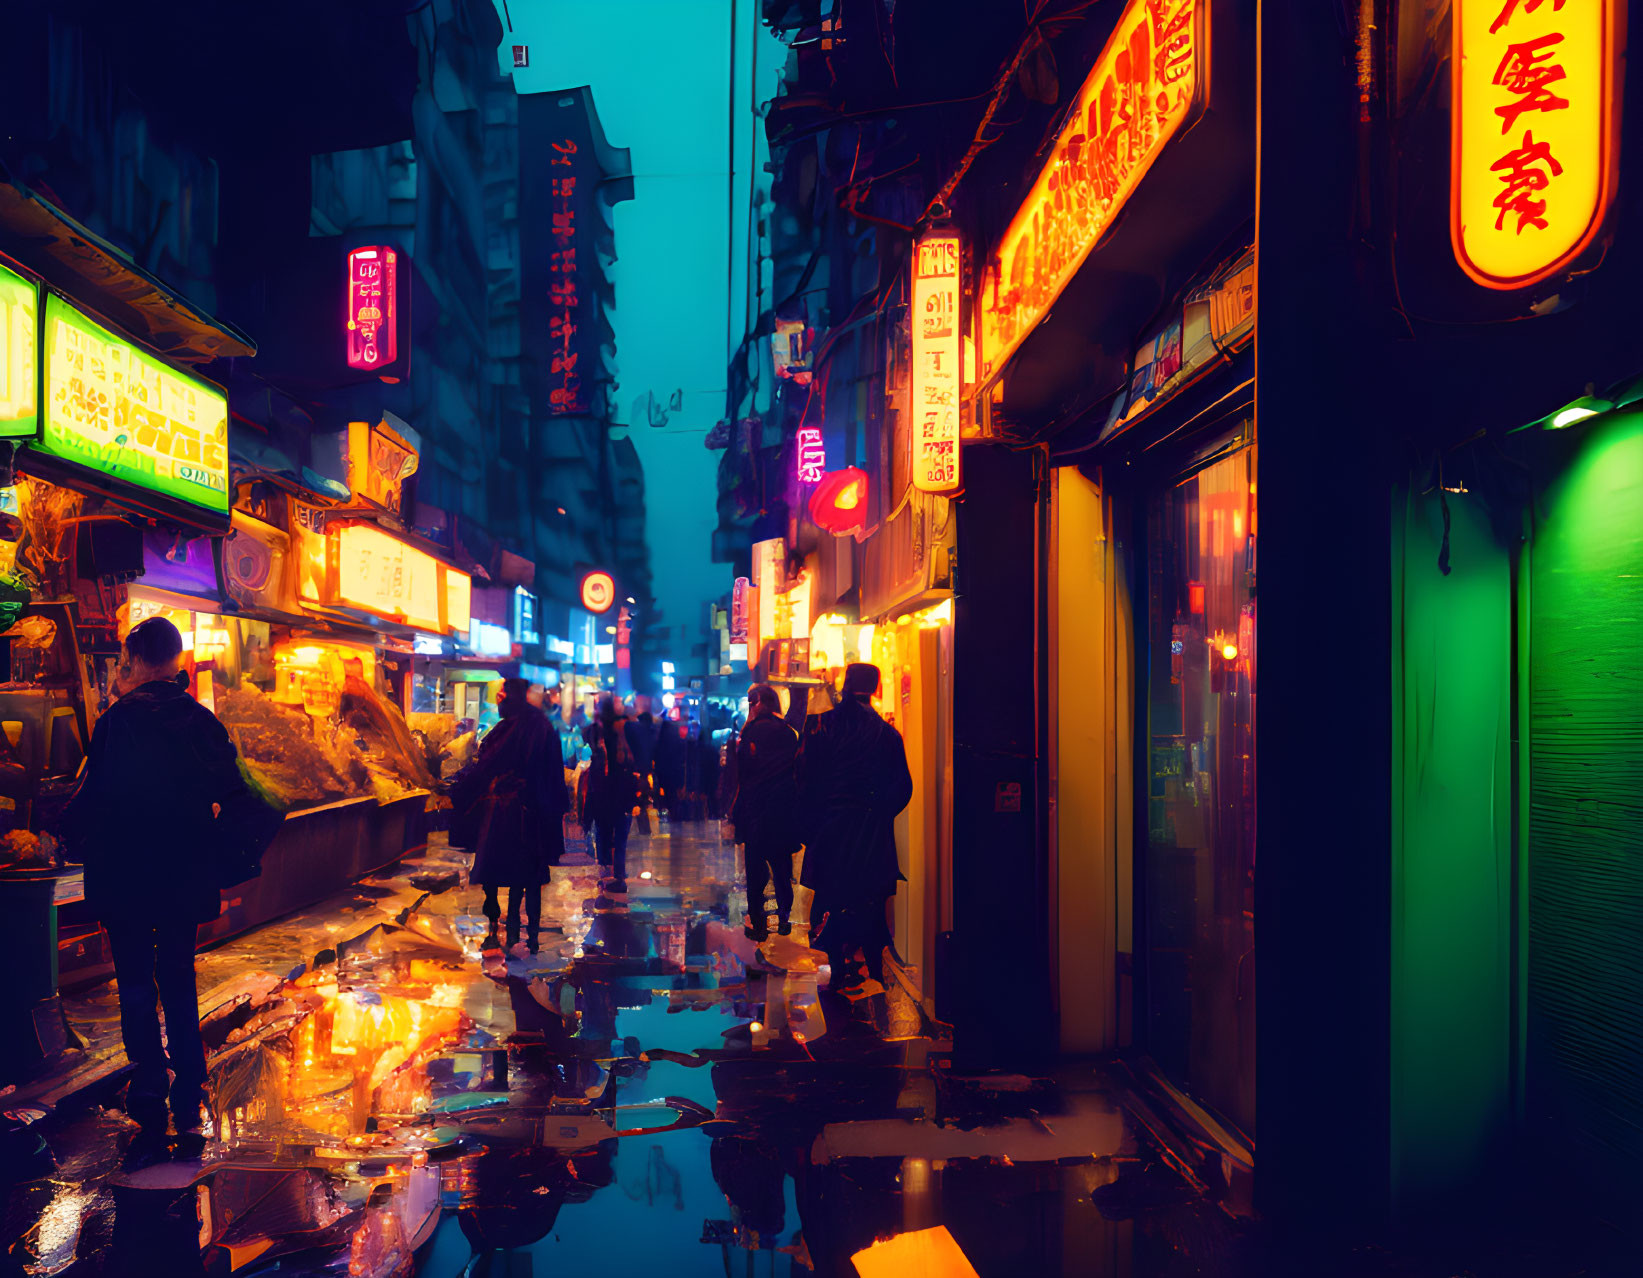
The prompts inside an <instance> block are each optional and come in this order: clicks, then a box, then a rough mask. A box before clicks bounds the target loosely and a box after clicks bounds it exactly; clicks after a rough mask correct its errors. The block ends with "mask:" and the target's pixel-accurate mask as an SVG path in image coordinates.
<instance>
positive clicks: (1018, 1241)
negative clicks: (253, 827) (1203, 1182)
mask: <svg viewBox="0 0 1643 1278" xmlns="http://www.w3.org/2000/svg"><path fill="white" fill-rule="evenodd" d="M451 863H458V864H459V863H460V858H457V857H454V856H453V855H452V854H450V853H448V852H444V851H442V850H440V849H438V848H436V849H435V850H433V851H432V852H431V853H430V855H429V857H428V858H427V859H426V860H424V861H422V862H419V863H417V864H414V865H412V864H407V865H405V866H403V867H401V868H400V869H399V870H398V871H397V872H396V876H395V877H392V878H384V879H382V880H379V881H375V882H373V883H368V884H366V885H363V886H362V887H361V888H360V889H357V890H356V891H355V893H354V895H353V897H352V898H351V899H350V901H349V903H348V904H347V906H346V909H344V908H342V907H341V906H333V907H332V908H330V909H328V910H320V911H315V912H310V914H308V915H307V916H304V917H303V918H301V919H298V920H294V921H293V920H287V921H284V922H282V923H280V924H275V925H272V926H271V927H270V928H268V929H264V930H263V931H262V933H259V934H257V935H253V936H248V937H244V938H240V939H239V940H238V941H235V942H231V943H230V944H229V945H228V946H225V947H223V948H222V950H219V951H217V952H214V953H213V954H210V955H204V956H202V959H201V973H202V974H201V989H202V991H205V990H207V989H209V988H213V986H214V982H213V980H212V979H211V978H213V977H216V978H221V979H219V980H218V981H216V983H215V989H216V994H215V996H214V997H216V998H217V1000H218V1001H217V1002H216V1004H215V1005H214V1006H210V1007H209V1008H208V1010H207V1013H206V1016H205V1019H204V1031H205V1034H206V1037H207V1045H208V1048H209V1049H210V1051H211V1074H212V1095H213V1097H214V1100H215V1113H216V1118H215V1122H214V1126H213V1128H211V1129H210V1130H208V1132H207V1137H206V1140H205V1141H204V1144H203V1148H199V1149H177V1150H173V1151H171V1153H170V1156H169V1157H162V1158H143V1157H139V1156H137V1155H138V1153H139V1151H138V1149H137V1147H135V1146H134V1145H133V1144H132V1137H133V1133H134V1131H135V1128H134V1126H133V1125H132V1124H130V1123H129V1122H128V1121H127V1120H126V1119H125V1117H124V1115H123V1114H122V1113H121V1112H120V1111H119V1109H118V1107H117V1105H116V1104H115V1103H114V1098H113V1096H112V1095H104V1096H102V1097H100V1098H98V1099H99V1100H100V1101H101V1102H102V1103H101V1104H97V1103H92V1104H82V1105H81V1106H79V1107H78V1108H74V1107H64V1108H63V1109H62V1110H60V1111H59V1112H57V1113H54V1114H51V1115H50V1116H47V1117H40V1116H38V1115H35V1116H33V1121H30V1117H31V1116H29V1115H22V1116H20V1117H19V1118H17V1119H15V1120H11V1123H10V1127H9V1129H8V1131H7V1133H6V1137H7V1140H8V1142H10V1143H9V1144H8V1147H7V1149H8V1158H7V1167H8V1168H12V1169H15V1170H14V1171H13V1177H12V1179H13V1182H14V1183H13V1184H12V1185H11V1187H10V1188H9V1190H8V1193H7V1200H6V1215H5V1221H4V1229H5V1234H4V1237H5V1241H6V1245H7V1252H6V1255H7V1260H8V1262H9V1264H10V1266H11V1269H10V1270H9V1272H16V1273H20V1274H30V1275H54V1274H64V1275H99V1276H100V1275H110V1276H114V1275H123V1274H168V1275H170V1274H175V1275H184V1274H211V1275H219V1274H235V1275H240V1274H244V1275H253V1274H262V1273H279V1274H282V1275H285V1274H299V1275H301V1274H316V1275H317V1274H342V1273H347V1274H350V1275H358V1276H361V1278H367V1276H380V1278H389V1276H395V1278H397V1276H399V1275H411V1274H419V1275H439V1276H441V1278H444V1276H446V1275H451V1276H455V1275H468V1274H472V1275H476V1276H477V1275H482V1274H494V1275H517V1274H527V1273H538V1274H545V1273H558V1272H576V1271H584V1270H585V1271H588V1272H605V1273H613V1274H629V1273H631V1274H645V1273H663V1272H665V1273H667V1274H669V1275H670V1278H684V1276H686V1275H694V1274H703V1275H716V1276H717V1275H724V1274H731V1273H734V1274H738V1275H739V1274H744V1273H746V1274H755V1273H756V1274H760V1275H764V1274H776V1275H789V1274H793V1275H803V1274H810V1273H818V1274H823V1275H835V1274H837V1275H851V1274H855V1273H856V1272H857V1270H856V1267H855V1265H854V1263H853V1262H852V1257H853V1256H854V1255H856V1254H857V1253H859V1252H861V1251H862V1250H863V1249H864V1248H867V1247H870V1246H872V1245H873V1244H874V1243H875V1240H882V1239H888V1238H892V1237H893V1236H897V1235H903V1234H908V1233H912V1232H914V1231H919V1230H928V1229H934V1228H936V1227H938V1226H944V1227H945V1228H946V1229H947V1230H948V1231H949V1232H950V1235H951V1239H952V1241H953V1242H954V1243H956V1245H957V1246H958V1247H959V1248H960V1249H961V1250H962V1252H963V1253H964V1255H965V1257H966V1258H967V1259H968V1262H969V1263H970V1264H971V1265H973V1266H974V1267H975V1269H976V1271H977V1272H979V1273H981V1274H983V1275H993V1274H998V1275H1006V1274H1020V1273H1025V1272H1033V1273H1055V1274H1062V1273H1065V1274H1073V1273H1077V1274H1101V1275H1106V1274H1112V1275H1142V1274H1157V1275H1171V1274H1174V1273H1178V1272H1179V1273H1187V1272H1202V1271H1203V1270H1204V1269H1206V1268H1213V1264H1212V1263H1211V1262H1212V1261H1213V1258H1214V1256H1215V1254H1217V1253H1218V1252H1219V1251H1220V1250H1221V1249H1223V1248H1224V1247H1225V1245H1226V1238H1227V1235H1228V1224H1227V1221H1226V1220H1225V1218H1224V1217H1223V1216H1221V1215H1220V1213H1219V1212H1218V1211H1217V1209H1215V1208H1214V1207H1211V1206H1209V1205H1207V1204H1205V1203H1204V1202H1203V1201H1201V1200H1200V1199H1198V1198H1197V1197H1195V1196H1194V1195H1193V1194H1192V1192H1191V1190H1190V1189H1189V1187H1188V1185H1187V1183H1186V1182H1185V1181H1184V1180H1182V1179H1181V1178H1180V1177H1179V1176H1177V1175H1176V1174H1175V1173H1174V1172H1172V1171H1170V1170H1169V1168H1168V1166H1166V1164H1165V1162H1164V1160H1163V1159H1162V1158H1161V1157H1160V1156H1159V1155H1158V1154H1157V1153H1156V1152H1155V1151H1154V1149H1153V1148H1152V1146H1151V1145H1150V1144H1148V1143H1147V1142H1146V1141H1145V1140H1144V1139H1143V1140H1138V1139H1137V1138H1136V1136H1135V1134H1134V1131H1133V1129H1132V1128H1131V1126H1130V1124H1129V1122H1128V1120H1127V1118H1126V1117H1125V1115H1124V1113H1123V1112H1122V1111H1121V1110H1120V1108H1119V1107H1118V1105H1117V1104H1116V1103H1115V1101H1114V1100H1113V1099H1112V1098H1111V1097H1110V1096H1109V1095H1108V1094H1107V1093H1105V1092H1103V1091H1102V1090H1100V1089H1099V1088H1098V1086H1097V1084H1096V1082H1095V1080H1094V1078H1093V1077H1091V1076H1086V1077H1085V1078H1084V1080H1083V1081H1082V1082H1078V1083H1075V1084H1074V1085H1072V1086H1070V1087H1069V1086H1061V1087H1050V1086H1048V1085H1044V1086H1041V1087H1039V1088H1037V1089H1036V1090H1035V1091H1034V1093H1033V1094H1032V1095H1030V1096H1027V1097H1025V1098H1024V1097H1023V1096H1021V1095H1019V1094H1011V1095H1005V1096H1002V1097H1000V1096H998V1095H995V1094H990V1093H985V1092H980V1091H978V1090H977V1089H975V1088H974V1087H973V1086H968V1087H966V1086H959V1085H956V1084H955V1083H953V1082H952V1081H947V1080H944V1077H943V1075H944V1071H943V1069H942V1068H941V1066H942V1065H943V1064H944V1049H945V1044H944V1043H943V1042H942V1041H941V1040H940V1039H939V1038H937V1037H934V1036H933V1034H932V1026H931V1025H930V1024H929V1023H928V1022H927V1021H926V1020H925V1018H924V1016H923V1014H922V1012H921V1011H920V1009H919V1008H918V1007H917V1005H916V1004H915V1003H913V1002H912V1000H911V999H910V998H909V997H908V996H907V995H906V994H905V992H904V991H903V990H902V989H901V988H900V986H898V985H894V984H892V986H891V987H890V989H889V990H888V991H882V990H879V987H877V986H875V987H873V989H874V992H873V993H872V994H871V995H870V996H869V997H866V998H860V999H856V1000H854V1001H848V1000H846V999H843V998H840V997H837V996H834V995H831V994H828V993H826V992H823V991H821V990H819V989H818V980H819V976H820V975H821V974H819V973H818V971H817V960H818V959H819V958H820V957H821V956H820V955H819V954H817V953H816V952H814V951H811V950H809V949H808V948H807V946H806V945H805V943H804V940H805V928H804V926H803V924H802V918H803V914H802V910H801V912H800V915H799V917H800V919H801V925H800V926H799V927H798V928H797V929H796V930H795V934H794V936H792V937H787V938H777V939H776V940H774V941H773V942H772V943H771V944H770V945H769V946H767V947H766V950H765V953H764V955H763V956H762V957H761V956H760V955H759V954H758V952H757V951H756V950H755V948H754V947H753V945H752V943H751V942H749V941H747V940H746V938H745V937H743V935H742V932H741V923H742V917H743V910H744V909H745V899H744V896H743V894H742V890H741V887H740V884H739V881H738V880H737V877H736V874H735V865H734V859H733V856H732V853H731V850H730V849H729V848H727V847H724V846H722V845H720V844H719V843H718V841H717V838H716V837H714V836H711V835H709V834H707V833H704V832H701V831H700V830H699V829H698V828H695V827H685V828H683V829H681V830H677V831H672V832H664V833H661V834H658V835H657V836H655V837H652V838H650V839H639V838H636V839H635V840H634V846H633V847H632V849H631V851H630V872H631V873H632V874H633V876H634V877H633V878H631V879H630V880H629V882H630V884H631V885H632V887H633V889H634V892H633V895H632V896H631V898H630V899H629V900H627V901H617V902H612V901H609V900H608V899H607V898H602V897H601V896H600V892H599V883H598V878H597V875H596V872H595V871H594V869H593V868H592V867H589V866H581V867H576V866H572V867H567V868H564V869H561V870H559V871H556V873H555V882H554V883H553V885H552V886H551V887H550V888H548V889H547V890H546V891H545V892H544V901H543V921H544V924H547V925H551V926H552V930H547V931H544V933H543V935H542V938H541V950H540V953H539V954H536V955H531V954H529V953H527V952H526V951H525V949H524V947H523V946H521V947H518V948H517V949H516V950H515V951H513V952H510V953H508V954H503V953H501V952H498V951H495V950H492V951H484V950H482V948H481V946H482V944H483V939H482V938H483V937H484V935H485V932H486V922H485V920H484V918H483V917H482V916H481V915H480V914H479V913H478V905H479V899H478V897H479V894H478V892H477V890H474V889H470V888H467V887H465V886H459V887H454V888H450V889H449V890H443V891H432V892H427V891H423V890H421V888H419V887H416V886H413V884H412V880H413V879H414V880H416V882H417V883H418V884H422V885H427V884H429V883H435V884H436V885H437V884H438V882H439V880H440V877H441V876H440V874H439V871H440V870H441V869H444V868H447V867H448V866H449V865H450V864H451ZM645 870H649V871H650V872H651V875H652V877H651V878H650V879H649V880H644V879H641V878H640V877H639V876H640V873H641V872H642V871H645ZM801 901H802V895H801ZM207 1001H208V1002H209V1001H210V1000H209V999H208V1000H207ZM110 1006H112V998H111V995H110V993H109V991H107V990H106V989H105V990H104V991H101V992H96V993H94V994H92V995H91V996H88V997H87V998H86V999H85V1000H83V1002H82V1004H81V1005H80V1009H81V1013H82V1014H83V1015H84V1016H85V1017H87V1018H88V1021H87V1024H88V1027H90V1023H91V1020H92V1019H95V1018H97V1017H101V1018H102V1019H103V1020H104V1021H105V1022H106V1019H107V1015H108V1009H109V1007H110ZM93 1028H94V1027H93ZM91 1032H92V1028H88V1033H91ZM1029 1102H1030V1103H1029ZM8 1119H10V1116H8ZM42 1142H43V1144H42ZM14 1150H15V1152H16V1154H17V1157H15V1158H13V1157H11V1156H10V1155H11V1153H12V1152H13V1151H14Z"/></svg>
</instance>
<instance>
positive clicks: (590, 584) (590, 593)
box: [582, 571, 616, 612]
mask: <svg viewBox="0 0 1643 1278" xmlns="http://www.w3.org/2000/svg"><path fill="white" fill-rule="evenodd" d="M615 602H616V581H615V579H614V578H613V577H612V576H611V575H610V574H609V573H608V572H597V571H596V572H590V573H589V574H588V575H587V576H585V577H583V578H582V606H583V607H584V608H586V609H587V610H588V611H589V612H609V611H610V606H611V605H612V604H613V603H615Z"/></svg>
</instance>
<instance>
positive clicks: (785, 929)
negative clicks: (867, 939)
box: [731, 683, 799, 942]
mask: <svg viewBox="0 0 1643 1278" xmlns="http://www.w3.org/2000/svg"><path fill="white" fill-rule="evenodd" d="M748 701H749V702H750V703H751V706H752V714H753V717H752V718H751V719H749V720H748V723H747V727H746V728H744V729H743V730H742V735H741V740H740V741H739V742H738V744H737V746H736V756H737V757H736V776H737V779H738V782H739V784H738V787H737V791H736V800H735V804H734V806H733V807H732V808H731V820H732V822H733V823H734V824H735V827H736V840H737V842H739V843H740V844H741V845H742V855H743V859H744V862H745V865H746V869H747V910H748V915H749V916H750V919H751V922H750V924H749V926H748V927H747V928H746V929H745V930H746V932H747V935H748V936H749V937H751V938H752V939H753V940H755V941H760V942H762V941H764V940H765V938H767V937H768V936H769V935H770V922H769V919H768V917H767V916H766V913H765V907H764V890H765V886H766V885H767V884H770V883H774V884H775V887H776V919H777V925H778V928H779V930H780V932H781V934H782V935H783V936H786V935H787V934H788V933H789V932H791V931H792V930H793V925H792V921H791V916H792V912H793V854H794V853H795V852H797V851H798V850H799V827H798V806H799V785H798V777H797V774H796V772H795V767H796V765H797V761H798V756H799V734H798V733H797V732H795V731H793V728H792V726H791V725H790V724H788V723H787V722H786V721H785V720H783V718H782V713H781V711H782V704H781V698H780V697H778V696H777V695H776V690H775V689H774V688H772V687H771V686H770V685H769V684H768V683H760V684H755V685H754V687H753V690H752V691H751V692H750V693H748Z"/></svg>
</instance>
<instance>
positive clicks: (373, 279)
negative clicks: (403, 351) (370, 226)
mask: <svg viewBox="0 0 1643 1278" xmlns="http://www.w3.org/2000/svg"><path fill="white" fill-rule="evenodd" d="M398 285H399V255H398V254H397V253H395V252H394V250H393V249H391V248H388V247H386V246H385V245H381V244H378V245H373V246H372V247H370V248H357V249H354V250H352V251H351V252H350V253H349V254H348V314H347V317H346V325H347V327H346V329H345V332H346V334H347V339H348V367H349V368H362V369H366V370H370V369H376V368H382V367H384V366H386V365H388V364H392V363H393V362H394V360H395V358H396V357H397V356H398V354H399V315H398V299H397V297H396V295H395V289H396V288H397V287H398Z"/></svg>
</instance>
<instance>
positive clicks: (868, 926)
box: [750, 662, 913, 987]
mask: <svg viewBox="0 0 1643 1278" xmlns="http://www.w3.org/2000/svg"><path fill="white" fill-rule="evenodd" d="M878 686H879V670H878V667H877V666H872V665H868V664H867V663H865V662H857V663H855V664H853V665H851V666H850V667H849V668H848V669H847V670H846V671H845V674H844V689H843V696H842V697H841V699H840V701H839V704H838V707H837V709H834V710H829V711H828V712H827V713H826V714H823V715H820V716H818V717H817V718H816V719H815V721H814V724H813V726H812V729H811V731H810V733H809V735H807V736H806V737H805V740H804V749H803V759H802V763H801V776H802V778H803V790H804V809H805V811H804V822H805V824H804V828H803V833H804V835H805V839H804V844H805V856H804V885H805V886H806V887H808V888H810V889H811V890H812V891H813V892H815V894H816V897H815V901H814V903H813V904H812V905H811V908H810V919H811V928H812V936H815V935H816V931H815V929H816V927H817V926H818V925H819V926H820V929H821V931H820V936H819V940H820V942H821V945H822V948H823V949H824V950H826V951H827V955H828V958H829V961H830V962H831V964H832V967H833V976H832V981H831V985H832V986H833V987H839V986H847V985H852V984H855V983H856V981H857V979H858V978H857V976H856V974H855V973H854V972H853V971H852V972H848V973H847V972H846V968H847V966H848V967H853V963H852V959H853V956H854V954H855V952H856V950H857V949H858V948H859V949H860V950H861V952H862V957H863V958H864V959H865V961H866V964H867V971H868V975H870V976H871V977H873V979H874V980H882V979H883V976H884V948H885V946H886V945H888V944H889V942H890V932H889V928H888V926H887V925H886V923H885V903H886V902H887V901H888V900H889V899H890V898H891V897H892V896H894V895H895V893H896V883H897V882H898V881H899V880H900V879H901V877H902V875H901V870H900V867H899V866H898V864H897V859H896V830H895V821H896V816H897V814H898V813H900V811H901V810H902V809H903V808H905V807H906V806H907V804H908V803H909V802H910V801H911V799H912V797H913V777H912V774H911V773H910V772H909V771H908V769H907V750H906V747H905V746H904V745H903V744H902V740H901V736H900V734H899V733H897V732H896V730H895V729H894V728H892V727H891V726H890V725H889V724H887V723H885V722H884V720H883V719H881V718H879V716H878V713H877V712H876V711H875V710H874V709H873V706H872V696H873V694H874V693H875V692H877V691H878ZM750 726H751V725H750Z"/></svg>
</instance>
